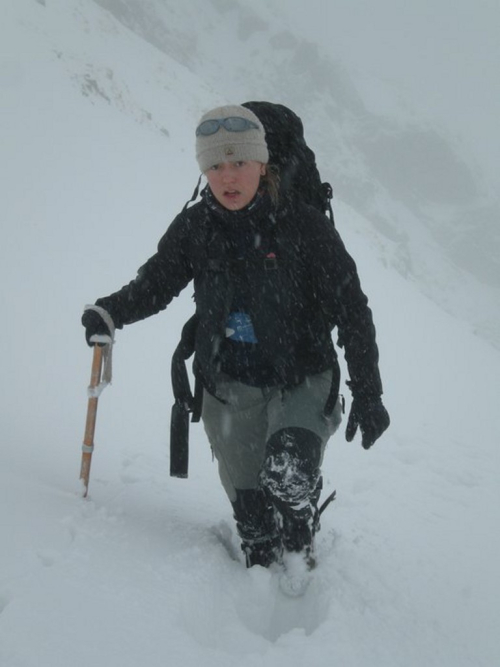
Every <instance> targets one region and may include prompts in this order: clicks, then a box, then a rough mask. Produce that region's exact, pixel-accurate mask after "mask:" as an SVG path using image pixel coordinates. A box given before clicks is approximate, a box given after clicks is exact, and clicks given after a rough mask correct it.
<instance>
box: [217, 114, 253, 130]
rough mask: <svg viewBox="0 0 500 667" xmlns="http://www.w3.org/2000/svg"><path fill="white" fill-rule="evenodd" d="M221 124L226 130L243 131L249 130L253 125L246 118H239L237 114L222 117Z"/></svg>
mask: <svg viewBox="0 0 500 667" xmlns="http://www.w3.org/2000/svg"><path fill="white" fill-rule="evenodd" d="M222 124H223V125H224V127H225V128H226V130H227V131H228V132H244V131H245V130H249V129H250V128H251V127H252V125H253V123H250V122H249V121H248V120H247V119H246V118H240V117H239V116H231V117H230V118H224V120H223V121H222Z"/></svg>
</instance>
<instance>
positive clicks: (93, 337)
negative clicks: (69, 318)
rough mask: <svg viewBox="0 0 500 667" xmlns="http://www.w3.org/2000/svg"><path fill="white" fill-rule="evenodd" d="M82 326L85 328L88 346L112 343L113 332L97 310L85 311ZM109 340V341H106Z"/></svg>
mask: <svg viewBox="0 0 500 667" xmlns="http://www.w3.org/2000/svg"><path fill="white" fill-rule="evenodd" d="M82 324H83V326H84V327H85V339H86V341H87V345H90V346H91V347H93V346H94V345H96V344H97V345H106V343H111V342H112V340H113V336H112V334H111V331H110V329H109V327H108V325H107V324H106V322H105V321H104V320H103V318H102V317H101V316H100V315H99V313H98V312H97V311H96V310H91V309H88V310H85V312H84V313H83V315H82ZM106 338H107V339H106Z"/></svg>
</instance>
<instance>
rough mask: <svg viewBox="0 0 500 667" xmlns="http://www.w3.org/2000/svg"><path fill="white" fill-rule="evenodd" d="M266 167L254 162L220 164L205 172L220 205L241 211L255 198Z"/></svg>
mask: <svg viewBox="0 0 500 667" xmlns="http://www.w3.org/2000/svg"><path fill="white" fill-rule="evenodd" d="M265 173H266V165H264V164H262V163H261V162H255V161H254V160H248V161H247V162H220V163H219V164H215V165H214V166H213V167H210V169H208V171H206V172H205V176H206V177H207V179H208V185H209V186H210V189H211V190H212V194H213V195H214V197H215V198H216V199H217V201H218V202H219V204H221V205H222V206H224V208H227V209H229V210H231V211H239V210H240V209H242V208H244V207H245V206H246V205H247V204H249V203H250V202H251V201H252V199H253V198H254V197H255V194H256V192H257V190H258V189H259V185H260V178H261V176H264V174H265Z"/></svg>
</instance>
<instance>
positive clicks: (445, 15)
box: [267, 0, 500, 188]
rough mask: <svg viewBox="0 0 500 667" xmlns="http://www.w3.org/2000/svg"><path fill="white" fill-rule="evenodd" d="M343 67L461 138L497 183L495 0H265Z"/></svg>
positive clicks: (498, 20)
mask: <svg viewBox="0 0 500 667" xmlns="http://www.w3.org/2000/svg"><path fill="white" fill-rule="evenodd" d="M267 3H268V5H270V6H273V7H275V8H277V7H280V10H281V11H282V12H283V14H284V16H285V17H286V20H287V21H290V22H291V24H292V25H294V27H295V28H296V29H297V30H298V31H300V32H302V34H303V35H304V36H306V37H307V38H309V39H311V40H312V41H315V42H317V43H318V44H321V47H322V48H324V49H325V50H327V51H328V53H329V54H330V55H332V56H334V57H335V58H339V59H340V60H341V61H343V62H344V64H346V66H348V68H352V67H354V68H357V69H358V71H359V73H360V74H362V75H365V76H366V77H368V78H374V79H378V80H379V81H380V82H385V83H387V84H388V86H390V87H391V88H393V89H394V90H396V91H397V94H398V95H400V96H401V101H402V102H403V103H405V104H408V105H410V106H413V105H414V106H415V107H416V109H417V110H418V112H419V113H424V114H426V115H427V114H428V116H429V118H430V119H432V120H433V121H437V122H439V123H441V124H443V126H445V127H447V128H448V129H449V131H450V132H451V133H453V134H456V135H458V137H459V138H460V139H461V140H462V141H463V143H464V146H465V147H466V148H467V150H469V151H470V152H471V158H472V156H474V157H475V158H476V159H477V160H478V162H480V163H481V165H482V168H484V169H485V174H484V176H485V178H487V179H488V181H489V183H490V185H492V186H494V187H495V188H498V185H499V179H498V162H499V157H500V132H498V118H499V117H500V84H499V76H498V70H499V66H500V40H499V39H498V30H499V27H500V2H498V0H474V1H470V0H434V1H433V0H418V2H412V3H408V2H406V1H405V0H379V2H377V3H373V2H371V1H370V0H331V1H330V2H328V3H325V2H323V1H322V0H308V2H306V3H305V2H303V1H302V0H267Z"/></svg>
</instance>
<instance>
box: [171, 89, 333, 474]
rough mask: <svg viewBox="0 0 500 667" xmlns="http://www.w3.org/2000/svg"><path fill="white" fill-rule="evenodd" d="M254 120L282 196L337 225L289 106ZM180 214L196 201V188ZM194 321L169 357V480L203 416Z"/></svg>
mask: <svg viewBox="0 0 500 667" xmlns="http://www.w3.org/2000/svg"><path fill="white" fill-rule="evenodd" d="M242 106H244V107H247V108H248V109H250V111H253V113H254V114H255V115H256V116H257V118H258V119H259V120H260V122H261V123H262V125H263V126H264V131H265V133H266V142H267V147H268V150H269V164H271V165H275V166H276V167H277V168H278V170H279V177H280V193H281V194H282V195H284V196H292V197H297V198H299V199H301V200H302V201H304V202H305V203H306V204H309V205H310V206H313V207H314V208H316V209H318V210H319V211H321V212H322V213H324V214H325V215H327V216H328V217H329V218H330V220H331V222H332V224H335V221H334V217H333V210H332V206H331V199H332V196H333V192H332V187H331V185H330V184H329V183H323V182H322V181H321V178H320V175H319V172H318V168H317V166H316V159H315V155H314V153H313V151H312V150H311V149H310V148H309V147H308V146H307V144H306V141H305V138H304V127H303V125H302V121H301V119H300V118H299V117H298V116H297V114H295V113H294V112H293V111H292V110H291V109H289V108H288V107H285V106H283V105H282V104H273V103H272V102H245V103H244V104H243V105H242ZM200 182H201V177H200V180H199V181H198V185H197V186H196V189H195V191H194V193H193V196H192V198H191V200H190V201H188V202H187V203H186V206H185V207H184V209H186V208H187V206H188V205H189V204H190V203H191V202H192V201H194V200H195V199H196V198H197V197H198V191H199V185H200ZM197 324H198V320H197V316H196V314H195V315H193V316H192V317H191V318H190V319H189V320H188V321H187V322H186V324H185V325H184V327H183V330H182V335H181V340H180V343H179V345H178V346H177V348H176V349H175V352H174V354H173V357H172V366H171V377H172V388H173V393H174V398H175V403H174V405H173V406H172V414H171V420H170V475H171V476H172V477H184V478H185V477H187V473H188V459H189V421H190V419H189V416H190V414H191V421H193V422H197V421H199V420H200V417H201V402H202V395H203V387H202V386H201V383H200V382H199V380H198V379H196V382H195V392H194V396H193V394H192V393H191V387H190V385H189V379H188V374H187V369H186V360H187V359H189V357H191V356H192V354H193V353H194V344H195V336H196V328H197Z"/></svg>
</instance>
